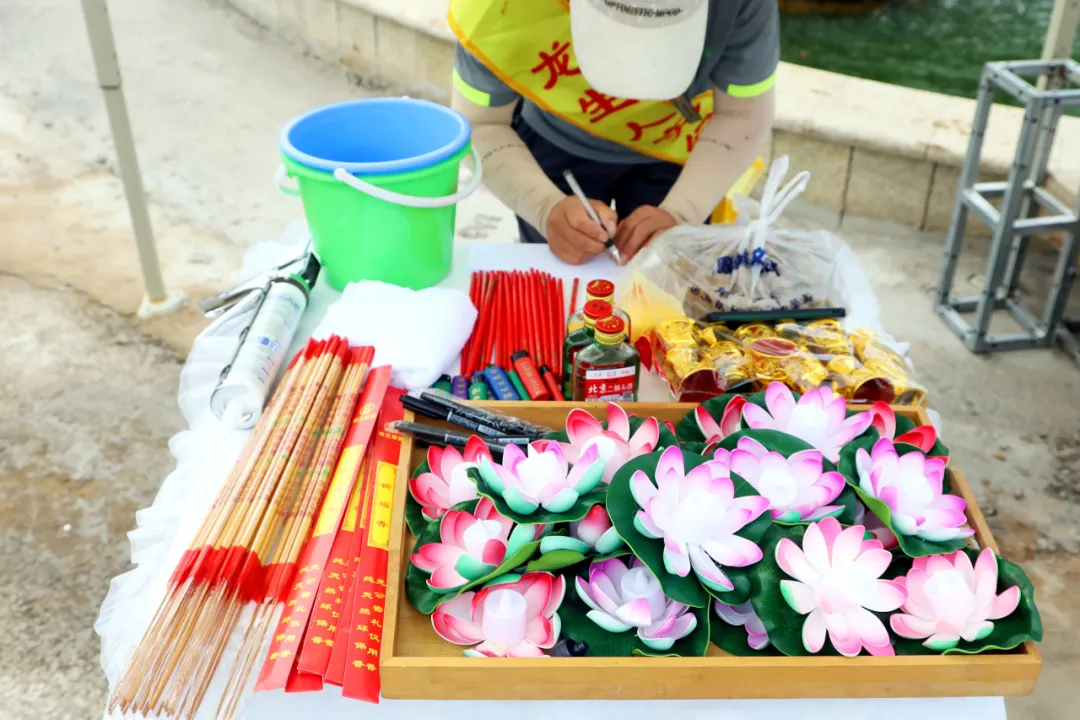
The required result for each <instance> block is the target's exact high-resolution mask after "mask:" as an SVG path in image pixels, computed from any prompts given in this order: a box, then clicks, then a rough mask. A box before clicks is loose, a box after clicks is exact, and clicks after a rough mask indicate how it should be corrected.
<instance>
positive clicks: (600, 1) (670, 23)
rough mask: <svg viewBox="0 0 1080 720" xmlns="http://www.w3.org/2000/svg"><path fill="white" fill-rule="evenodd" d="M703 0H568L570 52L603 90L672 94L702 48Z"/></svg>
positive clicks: (690, 74) (681, 87) (655, 96)
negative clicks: (572, 46) (571, 45)
mask: <svg viewBox="0 0 1080 720" xmlns="http://www.w3.org/2000/svg"><path fill="white" fill-rule="evenodd" d="M708 18H709V2H708V0H570V28H571V33H572V37H573V41H574V54H575V55H576V56H577V61H578V65H579V66H580V68H581V72H582V74H583V75H584V76H585V79H586V80H588V82H589V84H590V85H592V87H593V88H594V89H596V90H598V91H599V92H602V93H604V94H605V95H611V96H614V97H619V98H628V99H634V100H671V99H672V98H677V97H679V96H680V95H682V94H683V93H685V92H686V91H687V89H688V88H689V87H690V83H691V82H692V81H693V79H694V76H695V75H696V74H697V70H698V66H699V65H700V64H701V56H702V53H703V51H704V49H705V31H706V30H707V28H708Z"/></svg>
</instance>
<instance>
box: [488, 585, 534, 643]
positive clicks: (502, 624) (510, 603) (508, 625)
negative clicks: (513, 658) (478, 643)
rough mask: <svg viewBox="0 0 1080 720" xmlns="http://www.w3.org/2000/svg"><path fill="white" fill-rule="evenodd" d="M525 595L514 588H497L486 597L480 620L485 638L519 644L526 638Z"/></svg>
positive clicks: (497, 641) (495, 641) (494, 641)
mask: <svg viewBox="0 0 1080 720" xmlns="http://www.w3.org/2000/svg"><path fill="white" fill-rule="evenodd" d="M526 609H527V608H526V602H525V597H524V596H523V595H522V594H521V593H519V592H515V591H513V590H495V591H494V592H492V593H490V594H489V595H488V596H487V597H486V598H485V599H484V618H483V620H482V621H481V622H480V628H481V630H483V633H484V639H485V640H487V641H488V642H492V643H496V644H499V645H506V646H513V645H517V644H518V643H519V642H521V641H522V640H523V639H524V638H525V625H526V618H525V613H526Z"/></svg>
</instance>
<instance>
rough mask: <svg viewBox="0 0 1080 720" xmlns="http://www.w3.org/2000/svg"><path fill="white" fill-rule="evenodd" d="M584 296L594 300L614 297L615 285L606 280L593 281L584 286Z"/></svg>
mask: <svg viewBox="0 0 1080 720" xmlns="http://www.w3.org/2000/svg"><path fill="white" fill-rule="evenodd" d="M585 294H586V295H588V296H589V297H590V298H594V299H596V300H607V299H608V298H612V297H615V284H614V283H612V282H610V281H608V280H593V281H592V282H590V283H589V284H588V285H586V286H585Z"/></svg>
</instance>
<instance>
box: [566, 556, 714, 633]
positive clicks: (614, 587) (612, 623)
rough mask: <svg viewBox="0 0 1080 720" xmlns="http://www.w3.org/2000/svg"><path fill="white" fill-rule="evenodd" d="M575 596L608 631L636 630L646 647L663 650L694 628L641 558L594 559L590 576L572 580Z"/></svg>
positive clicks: (690, 615) (689, 615)
mask: <svg viewBox="0 0 1080 720" xmlns="http://www.w3.org/2000/svg"><path fill="white" fill-rule="evenodd" d="M575 587H576V589H577V594H578V597H580V598H581V599H582V601H583V602H584V603H585V604H586V605H588V606H589V607H590V608H591V609H590V610H589V612H588V617H589V619H590V620H592V621H593V622H594V623H596V624H597V625H599V626H600V627H602V628H604V629H605V630H607V631H608V632H613V633H622V632H627V631H629V630H634V629H636V631H637V636H638V639H639V640H641V642H642V643H643V644H644V645H646V646H647V647H649V648H651V649H653V650H656V651H659V652H665V651H667V650H670V649H671V647H672V646H673V645H674V644H675V642H676V641H677V640H681V639H682V638H684V637H686V636H687V635H689V634H690V633H692V632H693V631H694V628H695V627H697V618H696V617H695V616H694V614H693V613H691V612H689V608H688V607H687V606H685V605H682V604H680V603H677V602H675V601H674V600H669V599H668V598H666V597H665V596H664V591H663V590H662V589H661V588H660V583H659V582H658V581H657V579H656V576H655V575H653V574H652V573H651V572H650V571H649V569H648V568H647V567H645V566H644V565H642V563H641V561H640V560H634V561H633V563H632V564H631V566H630V567H627V566H626V564H625V563H623V561H622V560H620V559H619V558H611V559H610V560H603V561H601V562H594V563H593V564H592V566H591V567H589V579H588V580H587V581H586V580H585V579H584V578H580V577H579V578H577V579H576V580H575Z"/></svg>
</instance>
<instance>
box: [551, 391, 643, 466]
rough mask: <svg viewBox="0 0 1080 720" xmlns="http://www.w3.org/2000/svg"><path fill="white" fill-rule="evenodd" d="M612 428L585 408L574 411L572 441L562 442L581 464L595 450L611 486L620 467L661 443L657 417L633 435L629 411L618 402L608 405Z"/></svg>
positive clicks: (569, 421) (565, 450) (570, 424)
mask: <svg viewBox="0 0 1080 720" xmlns="http://www.w3.org/2000/svg"><path fill="white" fill-rule="evenodd" d="M607 418H608V421H607V422H608V426H607V430H605V429H604V427H603V425H601V424H600V421H599V420H597V419H596V418H594V417H593V416H592V415H591V414H589V413H588V412H586V411H585V410H582V409H581V408H574V409H573V410H571V411H570V414H569V415H567V416H566V436H567V438H568V439H569V441H570V442H566V443H558V445H559V447H561V448H562V451H563V454H564V455H565V456H566V458H567V460H568V461H569V462H571V463H573V464H574V465H577V464H578V463H579V462H580V461H581V458H582V457H583V456H584V454H585V453H586V452H588V450H589V449H590V448H593V447H595V448H596V449H597V451H598V453H599V457H600V459H601V460H603V462H604V475H603V481H604V482H605V483H610V482H611V478H613V477H615V473H616V472H618V470H619V468H621V467H622V466H623V465H625V464H626V463H627V462H629V461H630V460H632V459H633V458H636V457H638V456H639V455H648V454H649V453H651V452H652V451H653V450H654V449H656V444H657V443H658V442H659V441H660V424H659V423H658V422H657V421H656V418H648V419H647V420H645V422H643V423H642V424H641V426H640V427H638V429H637V431H636V432H634V433H633V434H631V433H630V418H629V417H628V416H627V414H626V411H625V410H623V409H622V408H621V407H619V406H618V405H616V404H615V403H608V406H607ZM552 444H554V443H553V442H552V441H550V440H540V441H538V442H536V443H534V445H535V446H536V447H537V448H538V449H541V450H543V449H546V448H547V447H549V446H550V445H552Z"/></svg>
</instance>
